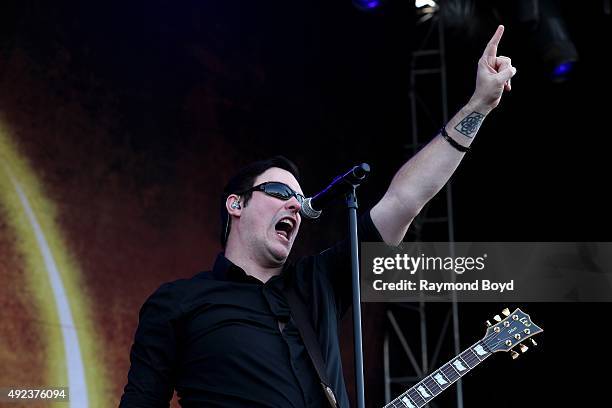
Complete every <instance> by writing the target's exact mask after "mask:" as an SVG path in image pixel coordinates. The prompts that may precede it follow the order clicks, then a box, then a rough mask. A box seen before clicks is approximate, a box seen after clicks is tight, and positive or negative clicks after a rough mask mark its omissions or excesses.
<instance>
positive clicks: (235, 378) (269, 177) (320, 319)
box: [120, 26, 516, 408]
mask: <svg viewBox="0 0 612 408" xmlns="http://www.w3.org/2000/svg"><path fill="white" fill-rule="evenodd" d="M502 33H503V26H500V27H498V29H497V31H496V32H495V34H494V35H493V37H492V38H491V40H490V42H489V43H488V45H487V47H486V49H485V51H484V53H483V55H482V57H481V58H480V60H479V62H478V69H477V77H476V87H475V91H474V94H473V95H472V97H471V98H470V100H469V102H468V103H467V104H466V105H465V106H464V107H463V108H462V109H461V110H460V111H459V112H458V113H457V114H456V115H455V116H454V117H453V118H452V119H451V120H450V121H449V122H448V123H447V124H446V125H445V126H444V127H443V128H442V129H441V131H440V134H438V135H437V136H436V137H434V139H433V140H432V141H431V142H429V143H428V144H427V145H426V146H425V147H424V148H423V149H422V150H421V151H420V152H419V153H418V154H416V155H415V156H414V157H412V158H411V159H410V160H409V161H408V162H407V163H405V164H404V165H403V166H402V167H401V168H400V169H399V171H398V172H397V174H396V175H395V176H394V177H393V180H392V181H391V184H390V186H389V188H388V190H387V191H386V193H385V195H384V196H383V197H382V199H381V200H380V201H379V202H378V203H377V204H376V205H375V206H374V207H373V208H372V209H371V210H370V211H369V212H366V213H364V214H363V215H362V216H361V218H360V221H359V226H358V228H359V238H360V239H361V240H362V241H384V242H386V243H387V244H390V245H397V244H399V243H400V242H401V240H402V238H403V237H404V235H405V233H406V231H407V229H408V226H409V225H410V223H411V222H412V220H413V219H414V217H415V216H416V215H417V214H418V213H419V211H420V210H421V208H423V206H424V205H425V204H426V203H427V202H428V201H429V200H430V199H431V198H432V197H433V196H434V195H435V194H436V193H437V192H438V191H439V190H440V189H441V188H442V187H443V186H444V184H445V183H446V182H447V181H448V179H449V178H450V177H451V175H452V174H453V172H454V171H455V169H456V168H457V166H458V165H459V163H460V161H461V159H462V158H463V156H464V154H465V152H466V151H467V150H468V148H469V145H470V144H471V143H472V141H473V140H474V136H475V135H476V133H477V132H478V129H479V127H480V125H481V123H482V121H483V120H484V118H485V117H486V116H487V114H489V112H491V110H493V109H494V108H495V107H496V106H497V105H498V104H499V102H500V99H501V96H502V94H503V92H504V90H506V91H509V90H510V79H511V78H512V77H513V76H514V74H515V73H516V69H515V68H514V67H513V66H512V65H511V61H510V58H507V57H502V56H499V57H498V56H497V46H498V44H499V41H500V39H501V37H502ZM298 179H299V177H298V171H297V169H296V167H295V165H293V164H292V163H291V162H290V161H288V160H287V159H285V158H283V157H280V156H277V157H274V158H271V159H269V160H264V161H259V162H256V163H253V164H251V165H249V166H247V167H245V168H244V169H242V170H241V171H239V172H238V174H237V175H235V176H234V177H233V178H232V179H231V180H230V181H229V183H228V184H227V186H226V188H225V190H224V195H223V201H222V211H221V218H222V224H223V225H222V237H221V243H222V245H223V247H224V252H223V253H221V254H219V255H218V257H217V259H216V261H215V263H214V266H213V268H212V270H211V271H208V272H203V273H200V274H197V275H195V276H194V277H193V278H191V279H183V280H178V281H175V282H171V283H167V284H164V285H162V286H161V287H160V288H159V289H158V290H157V291H156V292H155V293H154V294H153V295H152V296H151V297H150V298H149V299H148V300H147V301H146V302H145V304H144V306H143V307H142V309H141V311H140V320H139V324H138V329H137V331H136V336H135V340H134V344H133V346H132V350H131V354H130V359H131V368H130V371H129V374H128V383H127V385H126V387H125V392H124V394H123V396H122V398H121V403H120V406H121V407H125V408H127V407H168V404H169V401H170V399H171V398H172V395H173V391H174V390H176V391H177V394H178V396H179V402H180V404H181V405H182V406H183V407H207V408H208V407H213V408H214V407H277V408H289V407H328V406H329V402H328V400H327V398H326V396H325V394H324V392H323V390H322V388H321V386H320V383H319V377H318V375H317V373H316V371H315V368H314V366H313V363H312V362H311V360H310V357H309V355H308V353H307V350H306V348H305V346H304V342H303V340H302V337H301V336H300V332H299V330H298V327H297V326H296V323H295V321H294V319H293V317H292V316H293V315H292V312H291V310H290V307H289V304H288V302H287V299H286V296H285V292H284V289H283V288H284V285H293V286H292V287H293V288H294V289H295V292H297V294H298V296H299V298H300V299H301V300H302V301H303V303H304V304H305V306H306V309H307V311H308V314H309V318H310V320H311V324H312V327H313V328H314V331H315V333H316V337H317V340H318V343H319V345H320V347H321V354H322V357H323V360H324V362H325V373H326V376H327V378H328V380H329V382H330V386H331V388H332V390H333V392H334V393H335V396H336V398H337V401H338V405H339V406H340V407H341V408H346V407H348V406H349V403H348V396H347V393H346V388H345V385H344V380H343V377H342V366H341V362H340V349H339V341H338V323H339V320H340V318H341V317H342V315H343V314H344V312H345V311H346V310H347V308H348V306H349V305H350V304H351V273H350V270H351V267H350V249H349V245H348V240H345V241H342V242H340V243H338V244H336V245H335V246H333V247H331V248H329V249H327V250H325V251H323V252H321V253H319V254H316V255H312V256H308V257H305V258H302V259H300V260H298V261H297V262H295V263H286V260H287V257H288V256H289V253H290V252H291V247H292V246H293V242H294V241H295V239H296V237H297V235H298V231H299V229H300V224H301V221H302V220H301V216H300V213H299V211H300V205H301V202H302V200H303V192H302V189H301V188H300V183H299V180H298Z"/></svg>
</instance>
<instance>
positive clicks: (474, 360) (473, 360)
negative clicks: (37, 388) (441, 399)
mask: <svg viewBox="0 0 612 408" xmlns="http://www.w3.org/2000/svg"><path fill="white" fill-rule="evenodd" d="M497 335H498V333H492V334H490V335H487V336H485V337H483V338H482V339H481V340H480V342H483V343H485V345H486V342H487V341H488V340H490V339H491V338H492V337H496V336H497ZM475 345H476V344H475ZM472 347H474V346H470V348H468V349H466V350H465V351H463V352H462V353H459V355H458V356H457V358H461V359H462V360H463V361H465V362H466V363H467V365H468V367H470V365H471V366H472V367H471V368H470V370H472V368H475V367H476V366H477V365H478V364H479V363H480V362H481V361H483V360H480V359H479V358H478V357H477V355H476V353H474V352H473V351H472V353H468V357H469V358H466V357H465V356H462V354H464V353H466V352H467V351H468V350H470V351H471V350H472ZM487 348H488V345H487ZM488 353H489V354H492V353H491V352H489V351H488ZM470 354H471V355H470ZM455 359H456V358H453V359H451V361H449V362H447V363H446V364H444V365H442V366H441V367H440V368H439V369H437V370H435V371H434V372H432V373H431V374H429V375H427V376H426V377H424V378H423V379H422V380H421V381H419V382H418V383H416V384H415V385H414V386H412V387H411V388H409V389H408V390H406V391H404V392H403V393H401V394H400V395H399V396H398V397H396V398H395V399H394V400H392V401H391V402H390V404H393V405H392V407H394V408H396V406H395V401H397V402H399V403H401V404H403V405H404V407H405V404H404V403H403V402H402V401H401V400H400V398H402V397H403V396H408V397H410V399H411V400H415V398H414V396H412V395H410V394H408V392H409V391H410V390H412V389H413V388H414V387H416V386H417V385H418V384H421V383H423V384H424V385H425V386H427V384H425V380H427V378H431V375H432V374H434V373H435V372H436V371H440V372H442V374H444V375H445V377H446V378H447V379H449V380H450V377H449V374H448V373H446V372H444V371H443V368H444V367H446V366H449V367H450V364H451V362H452V361H453V360H455ZM474 363H476V364H474ZM451 372H452V371H451ZM465 374H467V373H464V375H465ZM457 375H459V376H458V377H457V378H456V379H455V380H451V382H450V384H449V385H448V386H447V387H446V388H442V387H440V386H439V385H438V384H436V383H435V381H434V379H433V378H431V380H432V381H434V384H436V386H437V387H438V388H440V392H439V393H438V394H441V393H442V391H444V390H445V389H447V388H448V387H450V386H451V385H452V384H453V383H455V382H456V381H458V380H459V378H461V377H462V375H460V374H459V373H457ZM428 388H429V387H428ZM430 391H431V390H430ZM432 393H433V391H432ZM438 394H436V395H434V397H435V396H437V395H438ZM417 395H418V394H417ZM421 399H423V400H424V401H425V402H427V400H425V399H424V398H423V397H421ZM430 400H431V399H430ZM389 406H390V405H385V407H389Z"/></svg>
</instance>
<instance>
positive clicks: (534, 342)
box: [529, 339, 538, 346]
mask: <svg viewBox="0 0 612 408" xmlns="http://www.w3.org/2000/svg"><path fill="white" fill-rule="evenodd" d="M529 340H531V344H533V345H534V346H537V345H538V343H536V341H535V340H534V339H529Z"/></svg>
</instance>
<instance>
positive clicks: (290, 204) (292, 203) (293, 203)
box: [285, 197, 302, 213]
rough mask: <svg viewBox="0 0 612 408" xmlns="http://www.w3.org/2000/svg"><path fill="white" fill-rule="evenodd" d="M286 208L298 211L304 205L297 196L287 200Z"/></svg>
mask: <svg viewBox="0 0 612 408" xmlns="http://www.w3.org/2000/svg"><path fill="white" fill-rule="evenodd" d="M285 208H287V209H289V210H291V211H294V212H296V213H297V212H298V211H300V208H302V205H301V204H300V202H299V201H298V200H297V198H295V197H291V198H290V199H289V200H287V203H286V204H285Z"/></svg>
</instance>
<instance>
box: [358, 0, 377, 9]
mask: <svg viewBox="0 0 612 408" xmlns="http://www.w3.org/2000/svg"><path fill="white" fill-rule="evenodd" d="M382 2H383V0H353V5H354V6H355V7H357V8H358V9H360V10H363V11H370V10H374V9H375V8H378V7H379V6H380V5H381V4H382Z"/></svg>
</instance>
